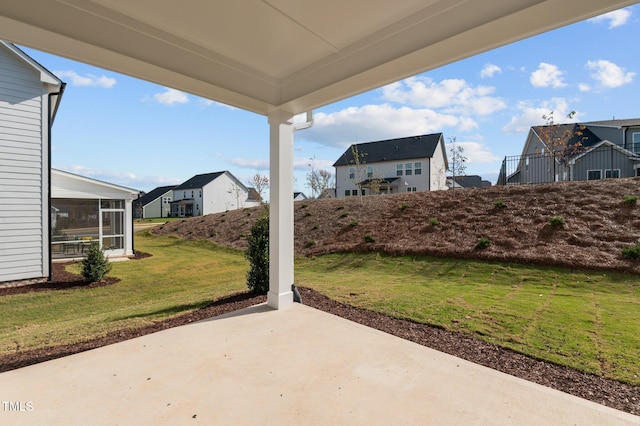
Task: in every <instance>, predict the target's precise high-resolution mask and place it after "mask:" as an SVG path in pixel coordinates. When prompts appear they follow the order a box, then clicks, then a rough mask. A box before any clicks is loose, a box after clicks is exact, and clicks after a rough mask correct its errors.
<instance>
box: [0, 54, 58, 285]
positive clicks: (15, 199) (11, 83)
mask: <svg viewBox="0 0 640 426" xmlns="http://www.w3.org/2000/svg"><path fill="white" fill-rule="evenodd" d="M43 92H44V88H43V85H42V83H41V82H40V80H39V76H38V75H37V74H36V72H35V71H34V70H32V69H31V68H28V67H27V66H26V65H25V64H23V63H22V62H21V61H20V60H19V59H17V58H16V57H15V56H14V55H13V54H12V53H9V52H7V51H5V50H4V49H2V48H0V282H3V281H12V280H21V279H30V278H40V277H44V276H46V275H48V261H45V259H44V252H45V250H44V247H43V239H44V237H43V236H44V234H45V233H46V232H47V230H46V229H43V224H44V223H47V222H46V221H45V220H44V219H45V218H44V217H43V216H44V209H45V207H46V206H45V200H46V195H45V194H44V188H43V182H45V181H46V177H45V176H43V173H44V170H46V168H45V167H47V165H46V164H45V162H46V155H47V154H46V152H45V150H44V149H45V147H44V144H43V140H44V139H45V138H46V135H43V134H42V132H43V131H42V129H43V128H45V126H43V113H42V112H43V105H42V102H43V99H46V97H43ZM45 124H46V123H45Z"/></svg>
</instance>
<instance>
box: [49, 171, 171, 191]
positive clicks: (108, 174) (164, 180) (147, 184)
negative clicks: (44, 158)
mask: <svg viewBox="0 0 640 426" xmlns="http://www.w3.org/2000/svg"><path fill="white" fill-rule="evenodd" d="M56 168H58V169H60V170H64V171H67V172H69V173H74V174H77V175H80V176H85V177H89V178H92V179H97V180H100V181H103V182H107V183H111V184H114V185H121V186H125V187H127V188H133V189H141V188H144V189H146V190H151V189H153V188H155V187H158V186H168V185H178V184H180V183H182V180H180V179H177V178H171V177H166V176H138V175H136V174H135V173H132V172H120V171H112V170H103V169H94V168H91V167H85V166H81V165H71V166H63V167H56Z"/></svg>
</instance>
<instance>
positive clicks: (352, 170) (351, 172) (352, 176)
mask: <svg viewBox="0 0 640 426" xmlns="http://www.w3.org/2000/svg"><path fill="white" fill-rule="evenodd" d="M355 178H356V169H355V168H353V167H349V179H355Z"/></svg>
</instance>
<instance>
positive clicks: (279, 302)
mask: <svg viewBox="0 0 640 426" xmlns="http://www.w3.org/2000/svg"><path fill="white" fill-rule="evenodd" d="M636 2H637V0H322V1H318V0H315V1H312V0H189V1H177V0H135V1H132V0H21V1H3V2H0V39H2V40H6V41H11V42H14V43H17V44H19V45H23V46H28V47H32V48H35V49H39V50H42V51H46V52H49V53H53V54H55V55H58V56H63V57H67V58H70V59H74V60H77V61H81V62H85V63H88V64H91V65H95V66H98V67H101V68H106V69H110V70H113V71H117V72H120V73H123V74H127V75H130V76H133V77H137V78H140V79H143V80H148V81H152V82H154V83H157V84H161V85H164V86H167V87H171V88H174V89H178V90H181V91H184V92H188V93H192V94H194V95H198V96H201V97H204V98H209V99H213V100H216V101H219V102H222V103H225V104H229V105H233V106H236V107H239V108H242V109H245V110H248V111H253V112H256V113H259V114H264V115H267V116H268V119H269V125H270V136H269V139H270V157H271V158H270V171H269V174H270V180H271V182H270V183H271V186H270V206H271V207H270V222H269V223H270V235H271V238H270V242H269V244H270V245H269V257H270V259H269V262H270V266H269V268H270V269H269V293H268V296H267V300H268V304H269V306H271V307H273V308H277V309H280V308H283V307H287V306H290V305H291V304H292V303H293V292H292V288H291V286H292V284H293V283H294V267H293V258H294V249H293V197H292V194H293V132H294V130H295V129H296V128H300V127H302V126H303V125H297V126H294V125H293V124H292V121H293V120H292V118H293V115H295V114H298V113H302V112H310V111H311V110H313V109H315V108H318V107H321V106H324V105H327V104H330V103H332V102H336V101H338V100H341V99H345V98H348V97H350V96H353V95H356V94H358V93H361V92H364V91H367V90H370V89H373V88H376V87H380V86H382V85H384V84H387V83H391V82H394V81H398V80H400V79H402V78H405V77H409V76H412V75H415V74H418V73H420V72H424V71H427V70H430V69H434V68H437V67H439V66H442V65H445V64H448V63H451V62H454V61H457V60H460V59H463V58H466V57H469V56H472V55H474V54H477V53H481V52H484V51H487V50H490V49H493V48H496V47H498V46H502V45H505V44H508V43H511V42H514V41H517V40H520V39H523V38H526V37H529V36H533V35H536V34H539V33H541V32H544V31H548V30H552V29H554V28H558V27H561V26H563V25H567V24H571V23H573V22H577V21H580V20H583V19H586V18H590V17H593V16H596V15H599V14H603V13H606V12H609V11H612V10H615V9H618V8H621V7H624V6H628V5H630V4H634V3H636ZM307 117H310V114H308V115H307Z"/></svg>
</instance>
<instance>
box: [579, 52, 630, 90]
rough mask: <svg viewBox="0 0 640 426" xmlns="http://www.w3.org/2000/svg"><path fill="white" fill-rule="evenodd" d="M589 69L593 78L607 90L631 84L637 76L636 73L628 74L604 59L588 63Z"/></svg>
mask: <svg viewBox="0 0 640 426" xmlns="http://www.w3.org/2000/svg"><path fill="white" fill-rule="evenodd" d="M587 69H589V70H591V71H593V73H591V77H593V78H594V79H595V80H596V81H598V83H599V84H600V85H601V86H603V87H607V88H614V87H620V86H622V85H624V84H627V83H631V82H632V81H633V77H634V76H635V75H636V73H634V72H626V71H625V70H624V68H621V67H619V66H618V65H616V64H614V63H613V62H610V61H607V60H604V59H600V60H598V61H588V62H587Z"/></svg>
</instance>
